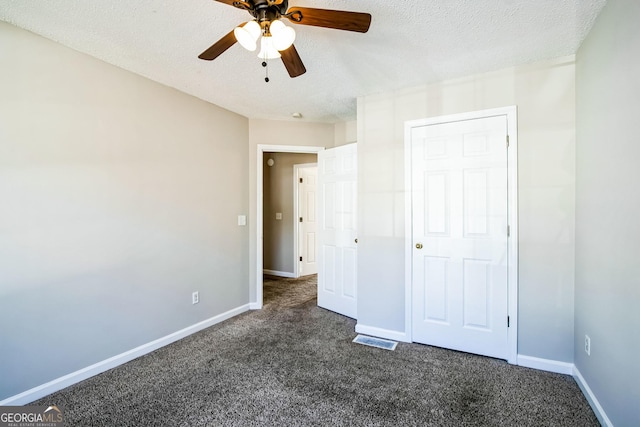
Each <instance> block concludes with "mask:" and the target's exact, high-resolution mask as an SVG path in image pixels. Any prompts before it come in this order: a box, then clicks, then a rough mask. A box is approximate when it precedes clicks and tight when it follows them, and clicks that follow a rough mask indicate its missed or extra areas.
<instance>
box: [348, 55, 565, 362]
mask: <svg viewBox="0 0 640 427" xmlns="http://www.w3.org/2000/svg"><path fill="white" fill-rule="evenodd" d="M510 105H517V106H518V156H519V158H518V172H519V181H518V192H519V203H518V206H519V225H520V229H519V231H520V240H519V255H520V258H519V262H520V264H519V267H520V270H519V292H520V293H519V329H518V334H519V335H518V353H519V354H521V355H526V356H533V357H538V358H543V359H550V360H555V361H562V362H569V363H570V362H572V361H573V345H574V344H573V336H574V335H573V317H574V313H573V294H574V267H573V265H574V219H575V211H574V198H575V64H574V58H573V57H567V58H559V59H557V60H553V61H545V62H541V63H537V64H531V65H527V66H522V67H516V68H508V69H504V70H499V71H496V72H493V73H486V74H481V75H475V76H470V77H467V78H463V79H457V80H451V81H446V82H442V83H436V84H432V85H428V86H421V87H416V88H411V89H407V90H401V91H396V92H392V93H385V94H380V95H372V96H367V97H363V98H360V99H359V100H358V124H357V126H358V323H359V324H361V325H363V326H368V327H374V328H380V329H387V330H389V331H399V332H404V331H405V330H406V327H407V325H405V264H404V251H405V209H404V203H405V181H404V179H405V178H404V155H405V154H404V123H405V121H407V120H415V119H422V118H426V117H436V116H441V115H446V114H454V113H462V112H467V111H476V110H482V109H488V108H496V107H505V106H510Z"/></svg>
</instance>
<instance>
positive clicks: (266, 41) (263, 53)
mask: <svg viewBox="0 0 640 427" xmlns="http://www.w3.org/2000/svg"><path fill="white" fill-rule="evenodd" d="M280 57H281V55H280V52H278V50H277V49H276V48H275V47H274V46H273V37H271V36H262V39H261V40H260V53H258V58H260V59H262V60H267V59H278V58H280Z"/></svg>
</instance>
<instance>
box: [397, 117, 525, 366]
mask: <svg viewBox="0 0 640 427" xmlns="http://www.w3.org/2000/svg"><path fill="white" fill-rule="evenodd" d="M496 116H506V118H507V136H508V138H509V148H508V151H507V220H508V225H509V228H510V233H509V237H508V239H507V292H508V297H507V315H508V316H509V328H508V331H507V346H508V356H507V361H508V362H509V363H510V364H517V358H518V109H517V107H516V106H515V105H514V106H510V107H503V108H494V109H488V110H481V111H472V112H467V113H461V114H451V115H446V116H439V117H431V118H426V119H420V120H411V121H407V122H405V124H404V153H405V156H404V170H405V176H404V179H405V189H406V193H405V330H406V335H407V338H408V341H409V342H412V341H413V321H412V314H413V281H412V276H413V266H412V261H413V259H412V253H413V250H412V249H413V248H412V243H413V242H412V239H413V228H412V224H413V217H412V203H411V201H412V194H413V187H412V171H411V167H412V162H411V130H412V129H413V128H415V127H421V126H430V125H439V124H444V123H451V122H459V121H465V120H473V119H484V118H489V117H496ZM505 143H506V141H505ZM505 321H506V319H505Z"/></svg>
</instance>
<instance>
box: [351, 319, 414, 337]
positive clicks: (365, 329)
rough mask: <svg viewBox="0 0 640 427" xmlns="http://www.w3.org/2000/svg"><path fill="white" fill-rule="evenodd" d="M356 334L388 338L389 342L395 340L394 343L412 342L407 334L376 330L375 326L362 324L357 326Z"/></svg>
mask: <svg viewBox="0 0 640 427" xmlns="http://www.w3.org/2000/svg"><path fill="white" fill-rule="evenodd" d="M356 332H357V333H359V334H365V335H370V336H373V337H378V338H386V339H388V340H393V341H400V342H411V340H410V339H409V338H408V337H407V334H406V333H405V332H400V331H392V330H389V329H382V328H376V327H374V326H367V325H362V324H360V323H358V324H356Z"/></svg>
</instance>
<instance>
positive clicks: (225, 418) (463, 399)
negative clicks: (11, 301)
mask: <svg viewBox="0 0 640 427" xmlns="http://www.w3.org/2000/svg"><path fill="white" fill-rule="evenodd" d="M315 286H316V284H315V277H310V278H306V279H301V280H293V279H283V280H274V279H270V278H265V290H264V295H265V308H264V309H263V310H262V311H256V312H250V313H245V314H243V315H240V316H238V317H236V318H233V319H230V320H228V321H226V322H223V323H221V324H219V325H216V326H213V327H211V328H208V329H206V330H204V331H201V332H199V333H197V334H194V335H192V336H190V337H187V338H185V339H183V340H181V341H178V342H176V343H174V344H172V345H169V346H167V347H164V348H162V349H160V350H157V351H155V352H153V353H150V354H149V355H147V356H144V357H141V358H139V359H136V360H134V361H132V362H129V363H127V364H126V365H123V366H120V367H118V368H116V369H113V370H111V371H108V372H105V373H104V374H101V375H98V376H96V377H93V378H91V379H88V380H86V381H83V382H82V383H79V384H76V385H74V386H71V387H69V388H67V389H65V390H62V391H60V392H57V393H54V394H52V395H50V396H47V397H46V398H43V399H41V400H39V401H37V402H35V404H39V405H49V404H57V405H58V406H59V407H61V408H62V409H63V411H64V414H65V417H66V420H67V425H69V426H328V425H332V426H333V425H336V426H405V425H406V426H411V425H413V426H580V427H585V426H598V425H599V424H598V421H597V419H596V417H595V415H594V414H593V412H592V411H591V409H590V407H589V405H588V403H587V401H586V400H585V398H584V397H583V396H582V394H581V393H580V390H579V389H578V386H577V385H576V383H575V382H574V380H573V379H572V378H571V377H569V376H565V375H557V374H551V373H547V372H541V371H535V370H532V369H527V368H520V367H516V366H511V365H508V364H507V363H506V362H503V361H499V360H494V359H489V358H485V357H480V356H474V355H470V354H465V353H459V352H453V351H448V350H444V349H440V348H434V347H429V346H424V345H418V344H403V343H400V344H399V345H398V348H397V349H396V351H386V350H380V349H376V348H372V347H367V346H363V345H359V344H354V343H352V342H351V340H352V339H353V338H354V337H355V336H356V334H355V333H354V327H355V322H354V321H353V320H351V319H348V318H345V317H343V316H340V315H337V314H335V313H331V312H329V311H326V310H323V309H320V308H318V307H316V301H315Z"/></svg>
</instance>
